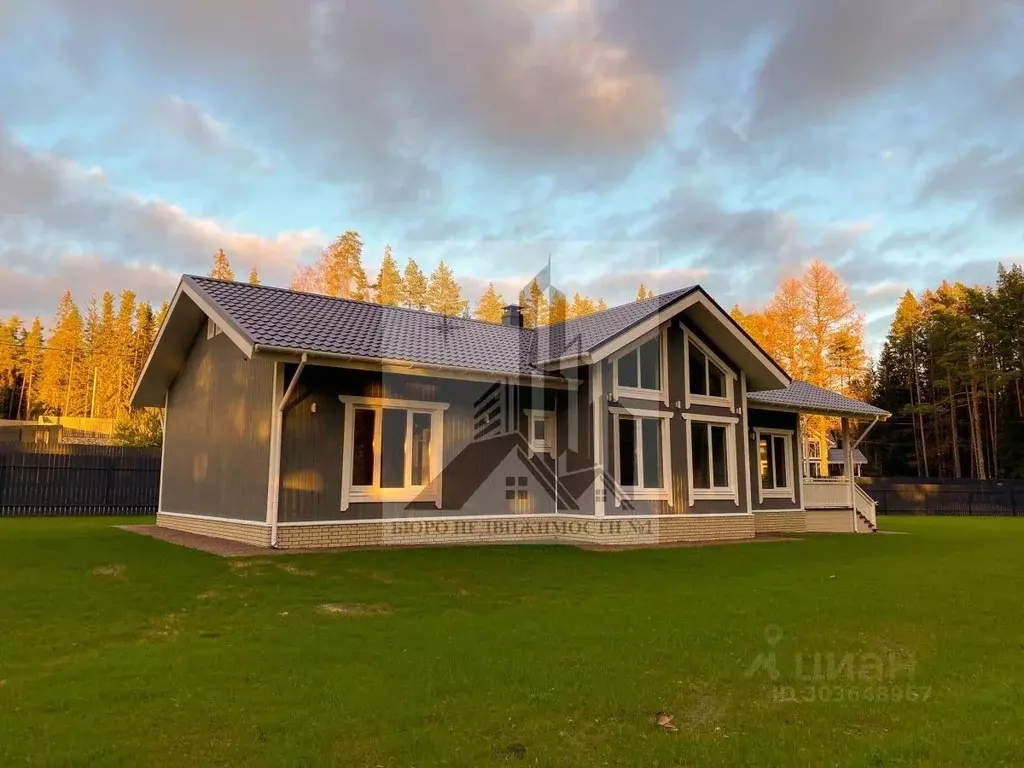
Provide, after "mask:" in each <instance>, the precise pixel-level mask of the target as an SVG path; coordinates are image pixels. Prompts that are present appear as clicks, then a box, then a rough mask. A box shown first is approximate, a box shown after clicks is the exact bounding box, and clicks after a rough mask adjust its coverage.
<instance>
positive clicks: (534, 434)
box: [526, 410, 555, 456]
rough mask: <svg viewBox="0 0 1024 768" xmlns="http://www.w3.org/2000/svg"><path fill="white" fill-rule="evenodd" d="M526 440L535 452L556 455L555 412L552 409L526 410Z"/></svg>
mask: <svg viewBox="0 0 1024 768" xmlns="http://www.w3.org/2000/svg"><path fill="white" fill-rule="evenodd" d="M526 440H527V442H528V443H529V446H530V450H531V451H532V452H533V453H550V454H551V455H552V456H554V455H555V414H554V413H552V412H551V411H538V410H528V411H526Z"/></svg>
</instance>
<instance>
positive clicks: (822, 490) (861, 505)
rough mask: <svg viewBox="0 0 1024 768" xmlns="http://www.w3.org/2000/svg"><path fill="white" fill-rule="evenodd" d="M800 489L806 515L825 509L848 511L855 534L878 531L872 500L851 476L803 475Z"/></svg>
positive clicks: (824, 510)
mask: <svg viewBox="0 0 1024 768" xmlns="http://www.w3.org/2000/svg"><path fill="white" fill-rule="evenodd" d="M801 490H802V491H803V500H804V509H805V510H806V511H807V514H808V516H811V515H814V514H815V513H818V512H826V511H832V512H835V511H841V512H848V513H849V514H850V519H851V521H852V524H853V530H855V531H857V532H858V533H867V532H874V531H876V530H878V523H877V518H876V514H875V506H876V504H875V501H874V499H872V498H871V497H870V496H869V495H868V494H867V493H865V492H864V490H863V489H862V488H860V487H859V486H858V485H857V484H856V483H855V482H853V479H852V478H849V477H805V478H803V479H802V481H801ZM846 530H849V528H848V527H847V528H846Z"/></svg>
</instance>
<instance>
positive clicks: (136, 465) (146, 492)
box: [0, 444, 160, 517]
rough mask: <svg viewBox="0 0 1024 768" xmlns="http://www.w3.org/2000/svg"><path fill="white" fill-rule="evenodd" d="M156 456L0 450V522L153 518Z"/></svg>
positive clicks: (94, 450) (93, 449)
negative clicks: (12, 519)
mask: <svg viewBox="0 0 1024 768" xmlns="http://www.w3.org/2000/svg"><path fill="white" fill-rule="evenodd" d="M159 493H160V451H159V450H152V449H146V450H141V449H137V448H116V447H108V446H94V445H63V444H61V445H35V444H21V445H18V444H0V517H30V516H40V517H42V516H54V517H65V516H74V515H144V514H155V513H156V507H157V499H158V496H159Z"/></svg>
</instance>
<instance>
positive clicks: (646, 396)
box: [611, 328, 668, 405]
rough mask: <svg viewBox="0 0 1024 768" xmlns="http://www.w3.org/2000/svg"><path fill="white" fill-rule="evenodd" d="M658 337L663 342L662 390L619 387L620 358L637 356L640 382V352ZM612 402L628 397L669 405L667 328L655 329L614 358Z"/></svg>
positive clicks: (637, 370) (617, 353)
mask: <svg viewBox="0 0 1024 768" xmlns="http://www.w3.org/2000/svg"><path fill="white" fill-rule="evenodd" d="M656 334H657V335H658V337H659V339H660V341H661V344H660V346H661V361H660V365H661V372H660V377H661V389H643V388H641V387H620V386H619V358H621V357H625V356H626V355H631V354H637V361H636V372H637V382H638V383H639V381H640V357H639V350H640V347H642V346H643V345H644V344H646V343H647V342H649V341H650V340H651V339H653V338H654V337H655V335H656ZM611 361H612V400H616V401H617V400H618V399H619V398H620V397H626V398H630V399H635V400H660V401H661V402H663V403H664V404H665V405H668V332H667V328H655V329H654V330H653V331H651V332H649V333H646V334H644V335H643V336H641V337H640V338H639V339H637V340H636V341H634V342H632V343H631V344H629V345H627V346H625V347H623V348H622V349H620V350H619V351H618V352H616V353H615V354H614V355H613V356H612V359H611Z"/></svg>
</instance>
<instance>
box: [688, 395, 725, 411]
mask: <svg viewBox="0 0 1024 768" xmlns="http://www.w3.org/2000/svg"><path fill="white" fill-rule="evenodd" d="M690 405H710V406H713V407H715V408H728V409H729V410H731V411H735V408H733V404H732V402H731V401H730V400H729V398H728V397H711V395H693V394H691V395H690Z"/></svg>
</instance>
